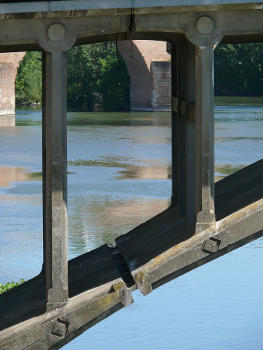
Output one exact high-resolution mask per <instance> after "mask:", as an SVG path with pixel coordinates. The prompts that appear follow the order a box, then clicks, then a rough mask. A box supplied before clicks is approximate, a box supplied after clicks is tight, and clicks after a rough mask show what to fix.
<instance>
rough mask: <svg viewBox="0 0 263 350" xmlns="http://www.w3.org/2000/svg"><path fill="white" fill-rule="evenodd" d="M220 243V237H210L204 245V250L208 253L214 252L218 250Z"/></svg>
mask: <svg viewBox="0 0 263 350" xmlns="http://www.w3.org/2000/svg"><path fill="white" fill-rule="evenodd" d="M220 243H221V240H220V239H216V238H213V237H211V238H209V239H208V240H207V241H205V243H204V245H203V252H204V253H208V254H214V253H216V252H218V250H219V246H220Z"/></svg>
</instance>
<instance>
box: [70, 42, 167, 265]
mask: <svg viewBox="0 0 263 350" xmlns="http://www.w3.org/2000/svg"><path fill="white" fill-rule="evenodd" d="M91 45H96V44H91ZM113 45H114V50H115V49H116V50H117V49H118V52H117V65H118V64H119V65H121V64H122V61H123V60H124V62H125V64H126V67H127V69H128V72H129V79H130V82H131V92H130V98H131V106H130V108H131V110H135V111H133V112H128V111H126V112H125V113H123V112H118V106H116V113H114V114H113V113H108V114H107V113H105V112H104V113H103V112H102V111H100V106H99V105H98V104H97V106H95V111H96V113H93V114H92V113H89V112H86V113H84V112H82V115H80V114H78V112H76V111H74V112H73V111H72V112H69V113H68V140H69V142H68V170H69V173H73V175H69V176H68V209H69V246H70V247H74V246H76V241H77V240H81V241H82V247H81V249H75V248H74V249H73V250H72V249H71V250H72V252H71V253H70V258H72V257H75V256H77V255H79V254H83V253H85V252H88V251H91V250H92V249H95V248H98V247H100V246H101V245H105V244H109V245H112V244H113V245H114V244H115V243H114V239H115V238H117V237H118V236H120V235H121V234H125V233H126V232H127V231H129V230H131V229H134V228H135V227H137V226H139V225H140V224H142V223H143V222H145V221H147V220H149V219H150V218H152V217H154V216H156V215H157V214H159V213H161V212H163V211H164V210H166V209H167V208H168V207H169V206H170V198H171V182H170V179H171V167H172V166H171V62H170V55H169V54H168V53H167V43H166V41H155V40H152V41H151V40H134V41H118V42H117V43H116V42H113ZM115 45H116V46H115ZM78 47H81V46H78ZM86 47H87V48H88V47H89V45H86ZM85 49H86V48H85ZM83 50H84V48H83ZM118 56H119V57H118ZM68 60H69V61H70V60H71V58H70V57H69V58H68ZM120 60H121V62H120ZM118 61H119V63H118ZM121 69H123V67H122V66H121ZM83 78H85V79H86V80H88V79H89V76H88V75H87V76H85V77H83ZM93 79H94V78H93ZM76 83H77V80H76ZM158 83H159V85H158ZM137 90H138V91H137ZM142 91H144V95H143V96H142V95H141V93H140V92H142ZM128 92H129V91H128ZM136 96H137V97H136ZM95 97H97V98H99V96H95ZM135 97H136V98H137V100H136V98H135ZM103 98H104V96H103V95H102V96H101V99H100V103H101V104H102V101H103ZM139 98H140V101H139ZM136 101H137V102H138V101H139V102H140V105H139V107H138V104H137V105H136V106H135V104H134V103H137V102H136ZM83 102H84V104H85V101H83ZM87 105H88V101H87ZM79 109H80V110H82V109H83V108H81V106H80V108H79ZM93 110H94V108H93ZM95 126H96V127H97V128H98V130H100V129H101V130H104V136H103V139H104V141H103V140H102V139H98V140H97V141H98V143H97V144H98V151H97V152H96V141H94V137H92V132H93V130H94V127H95ZM77 128H78V129H79V130H80V129H82V136H81V140H82V141H80V140H79V141H78V143H76V142H74V141H73V139H72V137H73V136H71V135H73V134H72V131H71V130H75V131H76V130H77ZM150 128H151V130H152V131H151V130H150ZM158 129H159V130H160V133H159V134H158ZM107 130H108V131H107ZM122 130H123V131H122ZM153 130H155V131H154V132H153ZM114 132H117V134H116V137H114ZM121 133H123V136H121ZM127 133H128V134H127ZM99 134H101V135H102V133H101V132H98V135H99ZM107 134H108V135H107ZM109 137H112V143H111V144H108V145H106V141H105V140H107V139H108V138H109ZM89 138H91V142H90V144H89V143H88V141H87V140H88V139H89ZM135 139H137V142H138V145H137V146H135V145H134V140H135ZM158 139H160V142H161V143H160V148H159V149H158V148H157V147H156V145H157V143H158ZM92 140H93V141H92ZM122 140H123V141H122ZM164 140H165V141H164ZM81 142H82V144H81ZM100 144H105V147H104V149H102V146H100ZM151 144H152V145H154V147H155V148H154V150H155V151H154V154H152V155H151V156H148V157H147V161H146V162H145V161H144V160H143V159H144V158H143V157H144V153H145V146H146V147H147V148H148V147H150V146H148V145H151ZM164 144H165V145H164ZM80 146H81V148H82V151H81V152H78V147H80ZM164 148H165V149H164ZM84 149H85V150H86V154H85V153H83V151H84ZM77 153H79V157H78V158H76V155H77ZM81 157H82V158H81ZM150 157H152V159H150ZM96 169H101V172H102V173H108V175H107V176H105V178H104V179H103V178H101V176H95V175H94V174H95V170H96ZM103 169H105V170H103ZM109 170H112V171H109ZM85 172H87V174H86V175H85V180H84V182H83V183H82V180H81V176H84V174H85ZM74 173H76V174H78V175H77V176H78V177H79V181H80V182H81V186H82V188H83V190H82V194H79V196H82V197H83V198H82V200H80V197H79V198H78V200H77V202H78V203H79V205H78V206H77V207H76V205H75V204H74V199H73V198H74V197H76V183H75V184H74V178H75V177H76V175H74ZM81 174H82V175H81ZM89 174H90V175H89ZM90 177H93V180H91V179H90ZM96 177H98V178H101V180H100V181H103V182H104V183H105V185H103V184H102V183H101V182H96V181H95V179H96ZM146 180H148V181H149V182H150V183H151V185H150V186H152V188H153V189H154V188H155V186H157V185H158V183H159V182H160V183H164V182H165V183H166V182H167V185H164V184H162V187H165V194H164V195H163V194H162V195H161V197H160V198H158V196H157V194H154V191H153V194H152V195H151V196H149V194H148V195H147V191H149V189H148V187H149V186H148V187H146V188H145V189H144V190H143V188H144V187H143V185H141V187H142V189H141V192H140V196H139V197H140V198H141V199H139V197H138V195H137V197H138V198H137V197H136V195H135V194H133V192H134V189H133V183H134V185H135V184H136V185H135V187H136V186H137V187H138V183H141V184H143V183H144V182H145V181H146ZM79 185H80V183H78V186H79ZM102 186H104V193H102V192H101V194H100V203H99V202H98V200H97V199H96V198H95V197H96V196H95V197H94V195H92V194H91V193H90V192H91V189H92V188H94V191H95V192H96V191H98V192H100V191H101V190H100V188H101V187H102ZM96 187H97V188H98V190H96ZM110 187H112V189H111V190H110V191H109V188H110ZM74 188H75V189H74ZM74 191H75V193H74ZM144 191H145V195H144ZM85 193H87V194H85ZM154 196H157V197H156V198H155V197H154ZM164 197H165V198H164ZM75 202H76V200H75ZM84 213H86V214H85V215H84ZM76 220H77V221H76ZM76 222H78V223H79V224H78V225H76ZM96 235H97V242H96V238H95V237H94V236H96Z"/></svg>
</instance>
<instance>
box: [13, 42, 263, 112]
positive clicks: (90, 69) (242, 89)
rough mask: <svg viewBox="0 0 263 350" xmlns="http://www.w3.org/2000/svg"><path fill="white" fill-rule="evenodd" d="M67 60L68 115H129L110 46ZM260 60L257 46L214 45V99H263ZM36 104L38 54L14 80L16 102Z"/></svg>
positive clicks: (121, 72)
mask: <svg viewBox="0 0 263 350" xmlns="http://www.w3.org/2000/svg"><path fill="white" fill-rule="evenodd" d="M67 56H68V57H67V62H68V63H67V71H68V73H67V74H68V107H69V109H76V110H85V111H94V110H104V111H121V110H128V109H129V104H130V101H129V95H130V94H129V86H130V82H129V76H128V72H127V69H126V66H125V63H124V61H123V59H122V57H121V55H118V53H117V49H116V44H115V43H114V42H105V43H97V44H90V45H82V46H77V47H74V48H72V49H71V50H70V51H69V52H68V55H67ZM262 57H263V45H262V44H236V45H232V44H228V45H219V46H218V47H217V49H216V50H215V95H216V96H262V95H263V72H262V68H263V62H262ZM40 101H41V53H40V52H27V54H26V55H25V57H24V59H23V60H22V62H21V64H20V67H19V70H18V74H17V79H16V102H17V104H19V105H21V104H31V103H39V102H40Z"/></svg>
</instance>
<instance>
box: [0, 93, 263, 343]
mask: <svg viewBox="0 0 263 350" xmlns="http://www.w3.org/2000/svg"><path fill="white" fill-rule="evenodd" d="M16 119H17V126H16V127H15V128H1V129H0V147H1V148H0V149H1V156H0V224H1V228H0V283H5V282H7V281H11V280H15V281H17V280H19V279H20V278H24V279H28V278H31V277H32V276H34V275H36V274H38V273H39V271H40V269H41V264H42V202H41V201H42V194H41V111H40V110H38V109H31V110H30V109H24V110H22V109H20V110H17V118H16ZM262 151H263V107H262V105H260V104H259V103H258V101H257V100H251V99H249V100H246V99H240V100H236V99H235V100H233V99H218V100H217V103H216V106H215V160H216V177H217V178H220V177H222V176H226V175H228V174H230V173H231V172H233V171H235V170H237V169H239V168H240V167H243V166H245V165H247V164H249V163H251V162H254V161H256V160H258V159H260V158H262V153H263V152H262ZM68 160H69V163H68V211H69V252H68V255H69V258H73V257H75V256H77V255H79V254H82V253H84V252H86V251H89V250H92V249H94V248H96V247H98V246H100V245H102V244H104V243H107V242H108V243H110V242H112V241H113V240H114V238H116V237H117V236H119V235H120V234H123V233H125V232H127V231H128V230H130V229H131V228H133V227H135V226H137V225H138V224H140V223H141V222H143V221H145V220H146V219H148V218H150V217H152V216H154V215H156V214H157V213H159V212H161V211H163V210H164V209H165V208H167V206H168V205H169V198H170V195H171V181H170V179H169V171H170V170H169V169H170V163H171V153H170V113H168V112H167V113H166V112H162V113H159V112H158V113H157V112H155V113H150V112H130V113H84V112H82V113H80V112H70V113H68ZM262 248H263V240H262V239H259V240H257V241H255V242H252V243H250V244H248V245H246V246H244V247H242V248H240V249H238V250H236V251H234V252H231V253H230V254H228V255H227V256H224V257H221V258H219V259H217V260H216V261H213V262H210V263H209V264H207V265H205V266H202V267H200V268H198V269H196V270H194V271H192V272H190V273H188V274H186V275H184V276H181V277H179V278H178V279H176V280H174V281H172V282H170V283H168V284H166V285H164V286H162V287H161V288H159V289H157V290H155V291H154V292H152V293H151V294H150V295H148V296H146V297H143V296H141V295H140V293H139V292H135V293H134V299H135V303H134V304H132V305H131V306H129V307H127V308H125V309H122V310H121V311H119V312H118V313H116V314H114V315H113V316H111V317H110V318H108V319H106V320H104V321H103V322H101V323H100V324H98V325H96V326H95V327H93V328H91V329H90V330H88V331H87V332H85V333H84V334H83V335H82V336H80V337H79V338H77V339H75V340H74V341H72V342H71V343H70V344H68V345H66V346H65V347H64V349H65V350H66V349H67V350H84V349H85V350H86V349H91V350H111V349H112V350H117V349H121V350H130V349H131V350H144V349H151V350H155V349H156V350H157V349H158V350H159V349H166V350H184V349H189V350H190V349H191V350H201V349H202V350H205V349H207V350H237V349H239V350H258V349H260V348H262V345H263V344H262V329H263V327H262V326H263V324H262V311H263V307H262V304H263V303H262V300H263V299H262V295H263V290H262V289H263V288H262ZM40 350H41V349H40Z"/></svg>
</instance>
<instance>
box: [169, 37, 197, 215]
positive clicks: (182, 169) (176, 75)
mask: <svg viewBox="0 0 263 350" xmlns="http://www.w3.org/2000/svg"><path fill="white" fill-rule="evenodd" d="M194 73H195V47H194V45H193V44H191V43H190V42H188V41H187V40H185V41H184V42H181V43H180V44H176V45H172V96H173V98H172V105H173V108H172V169H173V176H172V205H173V206H177V207H178V214H179V216H180V217H182V216H185V215H186V216H187V217H188V221H192V222H193V221H194V220H195V215H196V214H195V200H194V198H195V195H194V194H195V172H196V170H195V115H194V111H195V110H194V106H195V105H194V100H195V74H194Z"/></svg>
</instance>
